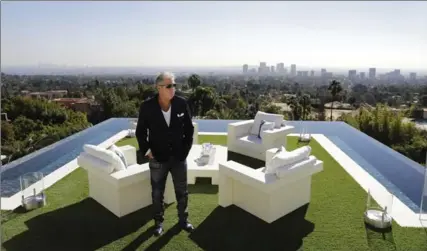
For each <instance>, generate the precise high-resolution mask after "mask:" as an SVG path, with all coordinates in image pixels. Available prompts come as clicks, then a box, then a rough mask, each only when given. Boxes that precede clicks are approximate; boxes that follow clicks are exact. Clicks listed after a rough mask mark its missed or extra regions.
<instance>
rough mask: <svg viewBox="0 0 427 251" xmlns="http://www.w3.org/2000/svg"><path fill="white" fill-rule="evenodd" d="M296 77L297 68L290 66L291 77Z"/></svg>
mask: <svg viewBox="0 0 427 251" xmlns="http://www.w3.org/2000/svg"><path fill="white" fill-rule="evenodd" d="M296 75H297V66H296V65H294V64H291V76H292V77H295V76H296Z"/></svg>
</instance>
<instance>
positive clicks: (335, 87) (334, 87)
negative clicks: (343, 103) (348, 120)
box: [328, 79, 343, 121]
mask: <svg viewBox="0 0 427 251" xmlns="http://www.w3.org/2000/svg"><path fill="white" fill-rule="evenodd" d="M328 90H329V92H330V93H331V96H332V102H331V121H332V120H333V118H332V111H333V109H334V102H335V101H336V99H337V97H338V95H339V94H340V93H341V91H342V90H343V89H342V87H341V83H340V82H339V81H337V80H335V79H334V80H332V81H331V83H330V84H329V87H328Z"/></svg>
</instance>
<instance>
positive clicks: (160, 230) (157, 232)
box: [153, 224, 163, 236]
mask: <svg viewBox="0 0 427 251" xmlns="http://www.w3.org/2000/svg"><path fill="white" fill-rule="evenodd" d="M162 233H163V225H162V224H155V225H154V232H153V234H154V236H160V235H161V234H162Z"/></svg>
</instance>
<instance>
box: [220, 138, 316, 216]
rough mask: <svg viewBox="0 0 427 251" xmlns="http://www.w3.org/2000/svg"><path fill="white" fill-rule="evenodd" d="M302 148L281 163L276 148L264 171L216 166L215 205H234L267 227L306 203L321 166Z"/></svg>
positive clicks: (232, 165)
mask: <svg viewBox="0 0 427 251" xmlns="http://www.w3.org/2000/svg"><path fill="white" fill-rule="evenodd" d="M306 147H308V146H304V148H306ZM304 148H301V149H298V150H296V151H292V152H286V153H285V154H283V156H285V158H283V159H280V158H277V156H278V155H276V152H277V150H278V149H277V148H275V149H270V150H268V151H267V153H266V156H267V161H266V167H263V168H259V169H252V168H250V167H247V166H244V165H242V164H239V163H237V162H234V161H228V162H223V163H220V165H219V198H218V204H219V205H220V206H222V207H228V206H230V205H232V204H234V205H236V206H238V207H240V208H241V209H243V210H245V211H247V212H249V213H251V214H252V215H255V216H256V217H258V218H260V219H262V220H264V221H265V222H267V223H271V222H274V221H275V220H277V219H279V218H281V217H283V216H284V215H286V214H288V213H290V212H292V211H294V210H296V209H298V208H300V207H301V206H304V205H305V204H307V203H309V202H310V197H311V176H312V175H313V174H315V173H318V172H320V171H322V170H323V162H322V161H320V160H317V159H316V158H315V157H314V156H310V155H307V148H306V149H304ZM310 150H311V149H309V151H308V154H310ZM275 155H276V156H275Z"/></svg>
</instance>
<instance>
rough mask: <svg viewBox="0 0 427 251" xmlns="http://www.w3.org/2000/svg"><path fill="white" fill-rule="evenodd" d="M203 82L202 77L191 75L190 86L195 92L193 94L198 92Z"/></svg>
mask: <svg viewBox="0 0 427 251" xmlns="http://www.w3.org/2000/svg"><path fill="white" fill-rule="evenodd" d="M201 83H202V81H201V80H200V76H199V75H197V74H191V75H190V77H189V78H188V85H189V86H190V88H191V89H192V90H193V92H194V91H195V90H196V88H197V87H198V86H200V85H201Z"/></svg>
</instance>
